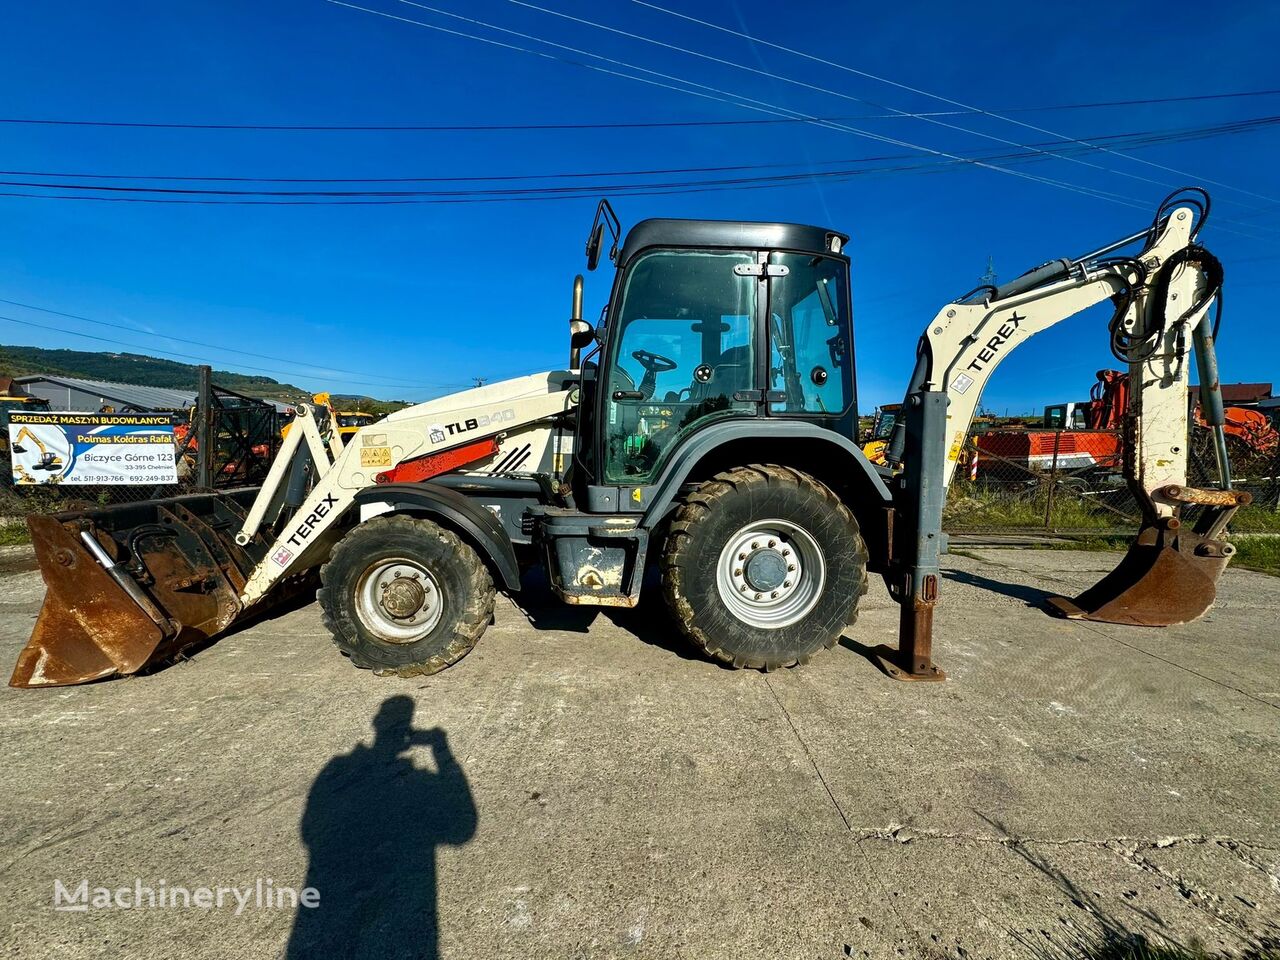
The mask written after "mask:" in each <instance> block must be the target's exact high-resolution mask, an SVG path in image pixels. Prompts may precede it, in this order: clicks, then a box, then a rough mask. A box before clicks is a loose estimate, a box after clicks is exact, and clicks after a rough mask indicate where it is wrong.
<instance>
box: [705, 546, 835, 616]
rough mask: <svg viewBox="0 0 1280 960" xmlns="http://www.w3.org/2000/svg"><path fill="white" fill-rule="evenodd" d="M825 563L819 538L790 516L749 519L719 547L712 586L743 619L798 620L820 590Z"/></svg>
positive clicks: (823, 578)
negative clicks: (785, 517)
mask: <svg viewBox="0 0 1280 960" xmlns="http://www.w3.org/2000/svg"><path fill="white" fill-rule="evenodd" d="M825 583H826V563H825V561H824V559H823V557H822V551H821V550H820V548H819V547H818V543H817V541H816V540H815V539H814V538H813V536H812V535H811V534H810V533H809V532H808V531H807V530H805V529H804V528H803V527H800V526H798V525H797V524H795V523H792V522H791V521H789V520H764V521H760V522H758V523H752V524H749V525H747V526H745V527H743V528H742V529H741V530H739V531H738V532H737V533H735V534H734V535H733V536H732V537H730V538H729V540H728V542H726V544H725V547H724V550H723V551H721V554H720V561H719V564H718V569H717V571H716V585H717V587H718V589H719V593H720V598H721V600H723V601H724V604H725V606H726V607H728V608H729V611H730V612H731V613H733V615H734V616H735V617H737V618H738V619H739V620H742V621H743V622H744V623H748V624H751V625H752V626H756V627H764V628H767V629H776V628H778V627H785V626H788V625H789V624H792V623H795V622H796V621H797V620H800V619H802V618H803V617H804V616H805V615H806V614H808V613H809V611H810V610H812V609H813V607H814V604H816V603H817V602H818V599H819V597H821V595H822V590H823V587H824V586H825Z"/></svg>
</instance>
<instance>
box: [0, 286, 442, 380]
mask: <svg viewBox="0 0 1280 960" xmlns="http://www.w3.org/2000/svg"><path fill="white" fill-rule="evenodd" d="M0 303H7V304H9V305H10V306H12V307H22V308H23V309H24V310H36V311H38V312H40V313H47V314H50V315H52V316H55V317H66V318H67V319H68V320H80V321H83V322H84V323H94V324H97V325H98V326H100V327H112V328H114V329H116V330H125V331H127V332H129V333H146V334H152V331H150V330H142V329H140V328H138V327H130V326H127V325H126V324H122V323H112V322H111V321H109V320H97V319H94V318H93V317H85V316H81V315H80V314H77V313H66V312H64V311H62V310H51V309H50V308H48V307H38V306H36V305H35V304H32V303H22V302H21V301H19V300H7V299H5V298H4V297H0ZM0 319H11V318H7V317H0ZM13 322H14V323H21V322H22V321H20V320H14V321H13ZM51 329H59V328H51ZM64 332H68V333H70V332H71V331H64ZM152 335H154V336H160V337H165V338H166V339H170V340H176V339H181V340H185V341H186V342H187V343H189V344H191V345H192V346H195V347H208V348H209V349H210V350H220V351H223V352H225V353H238V354H240V355H242V356H246V357H258V358H260V359H262V360H274V361H276V362H278V363H285V364H289V365H290V366H295V367H308V368H310V369H311V370H314V371H318V372H315V373H306V372H303V371H299V372H297V373H291V374H285V373H281V371H278V370H272V371H268V372H269V373H281V375H282V376H293V377H298V376H312V377H318V376H328V375H330V374H334V373H343V374H352V375H354V376H357V377H376V376H378V374H376V373H372V372H370V371H367V370H344V369H342V368H341V367H322V366H318V365H316V364H313V363H300V362H298V361H297V360H289V359H286V358H285V357H273V356H271V355H269V354H265V353H261V352H258V351H249V350H239V349H237V348H235V347H227V346H223V345H222V344H218V343H205V342H204V341H201V340H193V339H191V338H190V337H188V336H185V335H184V336H182V337H171V336H169V335H168V334H164V333H156V334H152ZM123 346H129V344H123ZM139 349H149V348H142V347H140V348H139ZM200 362H201V363H204V362H205V361H204V360H201V361H200ZM351 382H352V383H356V382H364V383H366V384H368V383H377V384H386V385H387V386H406V387H417V386H435V387H456V386H459V385H460V384H457V383H438V382H433V381H429V380H400V379H399V378H395V377H392V378H387V379H384V380H382V381H369V380H366V381H354V380H353V381H351Z"/></svg>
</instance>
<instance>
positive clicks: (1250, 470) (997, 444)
mask: <svg viewBox="0 0 1280 960" xmlns="http://www.w3.org/2000/svg"><path fill="white" fill-rule="evenodd" d="M1229 439H1230V440H1231V441H1232V442H1231V443H1230V444H1229V450H1230V454H1231V474H1232V482H1233V485H1234V486H1235V487H1236V489H1240V490H1247V491H1249V492H1250V493H1252V494H1253V504H1252V505H1251V506H1248V507H1244V508H1242V509H1241V510H1240V511H1239V512H1238V513H1237V515H1236V519H1235V521H1234V522H1233V523H1232V527H1233V529H1236V530H1280V448H1276V447H1272V448H1270V449H1266V448H1258V447H1254V446H1249V445H1248V444H1246V443H1243V442H1240V443H1237V442H1234V440H1235V438H1229ZM1188 446H1189V458H1188V461H1189V462H1188V477H1187V481H1188V484H1189V485H1191V486H1198V487H1215V486H1217V485H1218V468H1217V461H1216V459H1215V457H1214V453H1213V439H1212V434H1211V433H1210V432H1209V431H1208V430H1205V429H1202V428H1199V427H1194V426H1193V427H1192V435H1191V437H1190V443H1189V445H1188ZM1184 516H1187V517H1188V518H1190V516H1191V510H1189V509H1188V510H1184ZM1141 520H1142V511H1141V509H1140V507H1139V506H1138V503H1137V502H1136V500H1135V499H1134V497H1133V495H1132V493H1131V492H1130V491H1129V485H1128V483H1127V482H1126V480H1125V476H1124V463H1123V437H1122V436H1121V434H1120V433H1119V432H1118V431H1113V430H1028V431H1015V430H995V431H989V432H986V433H975V434H971V435H970V436H969V437H968V439H967V440H966V441H965V444H964V448H963V450H962V452H961V456H960V460H959V463H958V467H957V470H956V475H955V479H954V480H953V481H952V484H951V487H950V490H949V491H948V496H947V504H946V510H945V513H944V518H943V522H944V526H945V527H946V528H947V529H948V530H951V531H955V532H958V533H961V532H962V533H1052V534H1062V535H1076V536H1098V537H1104V536H1112V535H1122V534H1123V535H1128V534H1132V533H1134V532H1135V531H1136V530H1137V528H1138V526H1139V525H1140V523H1141Z"/></svg>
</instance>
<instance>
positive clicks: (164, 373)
mask: <svg viewBox="0 0 1280 960" xmlns="http://www.w3.org/2000/svg"><path fill="white" fill-rule="evenodd" d="M31 373H60V374H62V375H63V376H68V377H82V378H84V379H86V380H109V381H112V382H114V383H134V384H138V385H140V386H145V387H168V388H170V389H172V390H194V389H196V386H197V383H198V374H197V368H196V367H195V365H194V364H190V363H179V362H178V361H176V360H162V359H160V358H159V357H147V356H143V355H142V354H138V353H91V352H89V351H87V350H46V349H44V348H43V347H20V346H12V347H10V346H0V375H7V376H11V377H21V376H25V375H26V374H31ZM213 382H214V383H215V384H216V385H217V386H220V387H226V388H227V389H228V390H234V391H236V392H237V393H243V394H245V395H246V396H250V397H269V398H270V399H273V400H282V401H285V402H291V401H297V400H304V399H307V398H309V397H310V396H311V392H310V391H308V390H303V389H302V388H301V387H297V386H294V385H293V384H291V383H281V382H279V381H278V380H273V379H272V378H271V377H263V376H259V375H257V374H247V373H235V372H233V371H231V370H214V371H213Z"/></svg>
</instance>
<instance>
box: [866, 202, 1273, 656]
mask: <svg viewBox="0 0 1280 960" xmlns="http://www.w3.org/2000/svg"><path fill="white" fill-rule="evenodd" d="M1180 192H1181V191H1180ZM1175 196H1176V195H1175ZM1168 203H1169V201H1168V200H1166V202H1165V204H1163V205H1162V207H1161V210H1160V213H1159V214H1158V215H1157V217H1156V221H1155V223H1153V225H1152V227H1151V229H1150V230H1148V231H1143V232H1142V233H1138V234H1134V235H1133V236H1131V237H1128V238H1126V239H1124V240H1120V241H1117V242H1116V243H1113V244H1110V245H1108V246H1107V247H1104V248H1103V249H1102V250H1099V251H1095V252H1093V253H1090V254H1087V255H1085V256H1083V257H1078V258H1075V259H1071V260H1057V261H1053V262H1051V263H1049V264H1046V265H1044V266H1043V267H1039V268H1037V269H1035V270H1033V271H1030V272H1029V273H1027V274H1025V275H1024V276H1023V277H1020V278H1018V279H1016V280H1014V281H1013V282H1012V283H1010V284H1007V285H1005V286H1004V287H1001V288H998V289H997V288H992V287H986V288H980V290H979V291H975V293H979V292H981V293H985V294H986V296H985V299H982V300H973V299H972V297H973V295H969V296H966V297H964V298H961V299H960V300H959V301H956V302H954V303H949V304H947V305H946V306H945V307H943V308H942V309H941V310H940V311H939V312H938V314H937V316H936V317H934V319H933V321H932V322H931V323H930V324H929V326H928V328H927V329H926V331H925V333H924V335H923V336H922V337H921V338H920V345H919V349H918V353H917V362H916V367H915V370H914V372H913V374H912V378H911V382H910V385H909V387H908V391H907V395H906V398H905V401H904V414H905V415H904V416H903V417H901V418H900V420H899V423H898V424H897V425H895V431H894V436H893V440H892V442H891V444H890V448H889V451H888V460H889V462H890V464H892V465H894V466H901V468H902V469H901V471H900V473H899V477H898V486H897V489H896V491H895V496H896V498H897V509H898V515H899V520H898V525H897V542H896V544H895V557H894V564H893V567H892V569H891V572H890V574H889V576H888V578H887V579H888V583H889V588H890V591H891V592H892V593H893V595H894V597H895V599H897V600H898V602H899V603H900V604H901V605H902V617H901V620H900V631H899V649H898V651H897V652H896V654H893V652H892V651H886V654H885V657H884V658H883V659H884V660H885V661H886V663H885V665H886V669H889V672H890V673H891V674H893V675H896V676H899V677H900V678H902V679H933V678H934V677H937V676H940V673H939V671H937V669H936V668H935V667H933V665H932V659H931V642H932V620H933V606H934V602H935V600H936V597H937V592H938V585H937V577H938V569H939V567H938V556H939V553H940V552H941V548H942V543H943V538H942V508H943V502H944V500H945V497H946V489H947V487H948V486H949V484H950V483H951V480H952V477H953V475H954V473H955V469H956V463H957V461H958V460H959V458H960V454H961V451H962V450H963V449H964V444H965V438H966V437H967V436H968V433H969V429H970V426H971V425H972V422H973V417H974V414H975V412H976V411H977V408H978V403H979V401H980V399H981V397H982V391H983V388H984V387H985V386H986V384H987V381H988V380H989V379H990V377H991V374H992V373H993V372H994V371H995V369H996V367H998V366H999V365H1000V363H1001V362H1002V361H1003V360H1004V358H1005V357H1007V356H1008V355H1009V354H1010V353H1011V352H1012V351H1013V350H1014V349H1016V348H1017V347H1018V346H1019V345H1020V344H1021V343H1023V342H1025V341H1026V340H1027V339H1029V338H1030V337H1032V336H1034V335H1035V334H1037V333H1040V332H1041V331H1043V330H1047V329H1049V328H1050V327H1052V326H1054V325H1055V324H1057V323H1058V322H1060V321H1062V320H1064V319H1066V318H1067V317H1070V316H1073V315H1074V314H1077V313H1079V312H1081V311H1083V310H1086V309H1088V308H1089V307H1092V306H1094V305H1096V304H1098V303H1101V302H1102V301H1104V300H1108V299H1110V300H1112V301H1113V302H1114V303H1115V304H1116V308H1117V312H1116V315H1115V317H1114V319H1113V321H1112V328H1111V333H1112V343H1113V349H1115V351H1116V352H1117V354H1118V355H1119V356H1120V357H1121V358H1122V359H1124V360H1125V361H1127V362H1128V364H1129V372H1130V383H1131V385H1132V389H1131V391H1130V398H1129V409H1128V411H1127V415H1126V418H1125V429H1124V463H1125V471H1126V476H1127V478H1128V480H1129V485H1130V487H1131V489H1132V490H1133V493H1134V495H1135V497H1136V498H1137V500H1138V501H1139V503H1140V504H1141V505H1142V510H1143V518H1144V525H1143V529H1142V532H1141V533H1140V534H1139V537H1138V539H1137V541H1135V544H1134V546H1133V547H1131V548H1130V553H1129V555H1128V556H1127V557H1126V559H1125V562H1123V563H1122V564H1121V565H1120V567H1119V568H1117V570H1116V571H1114V572H1113V573H1112V574H1111V575H1109V576H1108V577H1107V578H1105V579H1104V580H1103V581H1102V582H1101V583H1099V584H1098V585H1096V586H1095V587H1094V588H1092V589H1091V590H1090V591H1086V593H1085V594H1082V595H1081V596H1080V597H1078V598H1076V600H1075V601H1066V600H1061V602H1060V603H1058V604H1057V606H1058V610H1059V612H1063V613H1065V614H1066V615H1068V616H1090V617H1093V618H1096V619H1104V620H1110V621H1114V622H1122V623H1142V624H1152V625H1164V624H1169V623H1181V622H1185V621H1186V620H1189V619H1194V618H1195V617H1197V616H1199V615H1201V614H1203V613H1204V611H1205V610H1207V609H1208V607H1209V605H1210V604H1211V603H1212V601H1213V595H1214V583H1215V582H1216V580H1217V577H1218V576H1219V575H1220V573H1221V570H1222V568H1223V567H1224V566H1225V565H1226V562H1227V558H1229V557H1230V555H1231V553H1232V552H1233V549H1232V548H1231V546H1230V545H1229V544H1226V543H1222V542H1220V541H1218V540H1217V538H1218V537H1219V536H1220V535H1221V533H1222V531H1223V529H1224V527H1225V525H1226V522H1227V520H1228V519H1229V518H1230V515H1231V514H1232V513H1233V512H1234V510H1235V508H1236V506H1238V505H1240V504H1243V503H1247V502H1248V494H1235V493H1232V492H1230V490H1229V487H1230V474H1229V465H1228V464H1227V463H1226V462H1225V454H1222V455H1220V457H1221V459H1222V465H1221V469H1222V473H1221V489H1219V490H1207V491H1205V490H1202V491H1196V490H1189V489H1188V488H1187V486H1186V482H1187V426H1188V424H1187V420H1188V409H1187V387H1188V383H1189V379H1190V370H1191V359H1190V349H1191V346H1192V345H1193V343H1194V345H1195V347H1196V349H1197V353H1198V354H1199V359H1200V363H1201V369H1202V370H1212V371H1213V373H1214V376H1213V378H1212V381H1211V382H1209V383H1206V384H1204V385H1203V386H1202V391H1204V392H1208V393H1209V394H1210V397H1209V402H1207V403H1205V408H1206V409H1207V410H1209V411H1211V413H1212V411H1213V410H1214V404H1213V402H1212V395H1213V394H1215V393H1216V392H1217V390H1218V384H1217V377H1216V369H1217V368H1216V361H1215V360H1214V358H1213V339H1212V336H1211V335H1210V334H1209V332H1208V330H1207V329H1206V327H1207V325H1206V324H1205V322H1204V318H1205V315H1206V313H1207V311H1208V310H1209V308H1210V306H1211V305H1212V303H1213V301H1214V299H1215V298H1216V297H1217V295H1218V292H1219V289H1220V286H1221V281H1222V271H1221V266H1220V264H1218V261H1217V260H1216V258H1214V257H1213V255H1212V254H1210V253H1209V252H1208V251H1207V250H1204V248H1202V247H1200V246H1199V245H1198V244H1196V242H1195V238H1196V233H1197V231H1198V228H1199V225H1200V224H1201V223H1203V219H1204V218H1203V211H1204V210H1205V209H1207V206H1208V201H1207V196H1206V197H1205V203H1204V204H1203V206H1202V205H1200V204H1199V203H1196V202H1194V201H1193V202H1192V205H1191V206H1178V207H1174V208H1172V209H1169V207H1168ZM1193 207H1199V208H1200V209H1201V216H1200V218H1199V220H1197V218H1196V214H1195V210H1193V209H1192V208H1193ZM1166 212H1167V215H1166ZM1144 238H1145V239H1146V243H1145V245H1144V248H1143V249H1142V251H1141V253H1139V254H1137V255H1135V256H1132V257H1115V258H1112V259H1104V257H1105V256H1106V255H1107V254H1110V253H1113V252H1114V251H1117V250H1120V249H1122V248H1123V247H1125V246H1128V245H1129V244H1132V243H1134V242H1136V241H1138V240H1141V239H1144ZM1187 503H1198V504H1202V505H1207V506H1206V508H1205V512H1204V514H1202V516H1201V518H1200V520H1199V521H1198V523H1197V526H1196V530H1195V531H1194V532H1192V533H1190V534H1188V533H1183V534H1182V535H1181V536H1179V533H1178V531H1179V528H1180V521H1179V519H1178V513H1179V509H1180V507H1181V506H1182V505H1183V504H1187ZM891 654H892V655H891Z"/></svg>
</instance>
